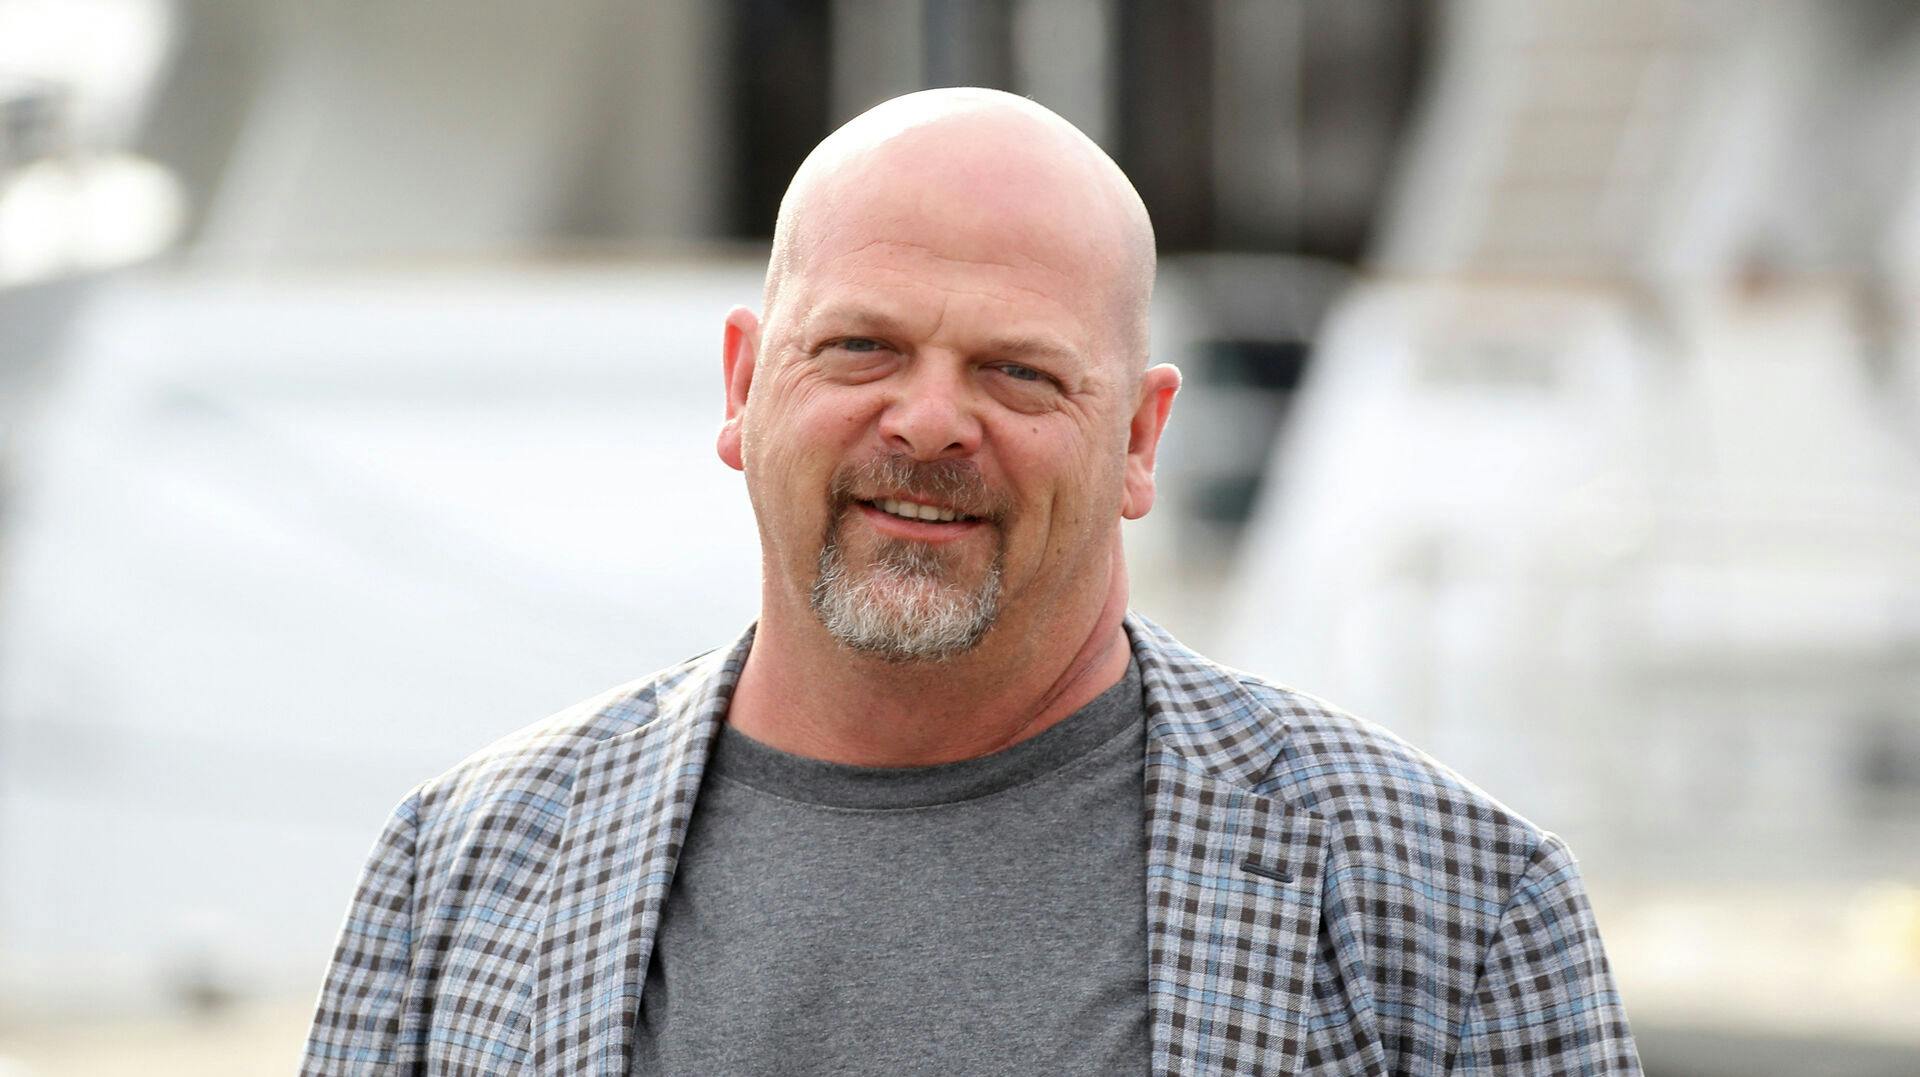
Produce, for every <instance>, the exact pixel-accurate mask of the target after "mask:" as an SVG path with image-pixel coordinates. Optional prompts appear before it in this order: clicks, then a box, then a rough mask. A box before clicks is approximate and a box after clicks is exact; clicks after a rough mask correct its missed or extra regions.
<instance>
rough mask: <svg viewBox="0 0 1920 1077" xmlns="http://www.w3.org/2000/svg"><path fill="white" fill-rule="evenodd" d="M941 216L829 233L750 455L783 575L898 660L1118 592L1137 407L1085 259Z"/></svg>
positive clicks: (778, 311) (760, 382)
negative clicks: (1111, 587) (1116, 572)
mask: <svg viewBox="0 0 1920 1077" xmlns="http://www.w3.org/2000/svg"><path fill="white" fill-rule="evenodd" d="M933 216H934V217H935V219H933V220H927V219H924V217H922V218H913V219H904V220H903V218H902V217H901V216H899V215H889V214H884V213H880V214H874V213H869V214H866V215H864V216H863V217H862V218H861V219H860V220H858V221H855V222H851V223H843V224H841V225H840V226H839V227H835V228H833V229H830V230H824V231H823V234H822V238H821V239H820V240H819V241H818V242H817V243H816V244H815V245H814V246H813V248H812V249H810V250H809V251H808V256H807V257H806V258H805V259H804V261H803V263H802V264H801V265H800V266H799V267H798V268H796V270H795V271H794V272H793V273H792V275H791V276H790V277H789V278H788V279H786V280H785V281H784V282H783V284H782V287H781V288H780V291H779V296H778V299H777V301H776V302H775V305H774V306H773V308H771V309H769V310H768V312H767V319H766V323H765V325H764V326H763V327H761V334H760V347H759V350H758V354H757V357H756V358H755V360H754V364H753V365H754V372H753V373H752V382H751V391H750V393H748V394H747V395H746V398H745V409H744V416H743V421H742V425H741V435H740V436H741V443H742V450H741V453H740V455H741V458H742V461H741V462H742V463H743V465H744V468H745V470H746V474H747V483H748V490H749V493H750V494H751V496H752V499H753V504H754V509H755V512H756V514H757V516H758V518H759V522H760V529H761V535H762V541H763V545H764V547H765V564H766V570H767V572H768V573H769V574H770V576H771V577H772V578H773V579H774V581H775V582H777V583H778V585H779V586H780V587H782V588H784V589H785V590H786V592H787V593H788V594H791V595H796V596H804V597H805V599H806V600H807V602H808V604H809V605H810V606H811V607H812V609H813V611H814V613H815V615H816V616H818V617H819V618H820V620H821V622H822V623H823V624H824V625H825V626H826V627H827V628H828V630H829V631H830V632H832V633H833V635H834V636H835V637H836V638H838V639H839V640H840V641H841V642H843V643H845V644H848V645H849V646H852V647H855V648H857V649H860V650H863V651H866V652H868V653H871V654H875V655H878V656H881V657H886V658H891V659H898V660H904V659H927V658H940V657H946V656H949V655H953V654H956V653H960V652H962V651H965V650H967V649H969V648H971V647H972V646H973V645H974V644H976V643H978V642H979V641H980V640H981V638H982V637H983V636H984V635H985V633H986V632H987V630H988V629H989V627H991V626H992V625H994V624H995V622H996V619H1004V618H1014V617H1018V618H1022V619H1023V620H1022V623H1024V624H1027V625H1034V624H1042V623H1044V621H1045V618H1044V613H1045V611H1046V610H1047V609H1048V608H1049V607H1050V606H1057V605H1059V604H1062V603H1072V602H1073V601H1074V600H1075V598H1076V597H1084V595H1085V594H1086V593H1087V590H1088V589H1089V588H1093V589H1097V590H1101V591H1104V589H1105V588H1106V587H1107V586H1108V582H1109V576H1108V573H1109V571H1110V568H1111V564H1112V557H1113V555H1114V551H1115V544H1116V543H1117V541H1118V529H1117V523H1118V520H1119V518H1120V516H1121V514H1122V511H1123V508H1125V507H1126V506H1125V504H1124V502H1125V500H1126V481H1125V480H1126V472H1127V459H1128V442H1129V419H1130V418H1131V417H1132V415H1133V413H1134V410H1135V405H1136V404H1137V403H1138V401H1137V399H1136V393H1137V388H1136V383H1135V380H1134V377H1133V375H1132V372H1131V367H1130V365H1129V360H1128V359H1127V358H1126V357H1124V356H1123V355H1122V354H1120V350H1119V349H1121V348H1122V346H1123V343H1122V340H1121V336H1120V334H1119V333H1116V332H1113V331H1112V328H1111V327H1112V323H1113V321H1114V319H1113V318H1112V316H1111V315H1112V311H1111V307H1112V292H1113V288H1112V284H1111V282H1110V281H1108V280H1106V279H1104V278H1103V277H1101V276H1100V275H1099V273H1098V272H1096V271H1095V270H1093V269H1092V268H1091V267H1089V266H1087V265H1083V264H1079V263H1077V262H1076V261H1075V258H1074V255H1075V253H1077V251H1078V248H1076V247H1074V246H1073V245H1071V244H1062V243H1060V242H1058V238H1059V237H1058V236H1057V235H1055V234H1051V233H1050V234H1047V235H1039V236H1036V235H1034V234H1033V231H1034V229H1033V227H1032V222H1021V221H1012V222H1000V221H995V220H991V219H988V217H987V215H984V214H980V213H977V212H976V213H974V214H972V215H971V216H969V215H968V214H967V213H965V212H955V213H951V214H940V215H933ZM1155 432H1156V433H1157V429H1156V431H1155ZM723 454H724V450H723ZM1140 511H1144V506H1142V507H1141V509H1140ZM1133 514H1135V515H1137V514H1138V513H1137V512H1136V513H1133ZM1037 614H1038V615H1041V616H1036V615H1037Z"/></svg>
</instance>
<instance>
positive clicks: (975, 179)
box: [765, 89, 1154, 372]
mask: <svg viewBox="0 0 1920 1077" xmlns="http://www.w3.org/2000/svg"><path fill="white" fill-rule="evenodd" d="M936 233H937V235H938V237H939V245H940V247H941V249H940V250H939V251H938V253H939V254H940V255H941V256H943V257H951V258H954V259H957V260H970V261H980V262H1022V261H1030V262H1034V263H1039V264H1049V265H1059V266H1062V267H1070V268H1071V269H1072V271H1073V272H1074V273H1075V274H1076V275H1078V276H1081V277H1084V278H1085V280H1086V283H1088V284H1089V285H1090V286H1092V287H1093V288H1095V289H1096V290H1098V291H1099V292H1100V293H1101V294H1102V295H1103V296H1104V297H1105V305H1106V308H1107V311H1108V315H1107V316H1108V318H1109V319H1110V320H1111V326H1110V328H1111V329H1112V331H1113V340H1114V343H1115V346H1116V347H1117V348H1118V350H1119V351H1121V352H1122V353H1123V355H1124V357H1125V358H1126V359H1127V360H1129V362H1130V365H1131V367H1132V369H1133V370H1134V371H1136V372H1137V371H1138V370H1139V369H1141V368H1143V367H1144V366H1145V363H1146V357H1147V351H1148V348H1147V306H1148V300H1149V299H1150V298H1151V296H1152V292H1153V277H1154V241H1153V225H1152V223H1151V222H1150V221H1149V220H1148V217H1147V211H1146V207H1145V206H1144V205H1142V204H1141V201H1140V196H1139V195H1138V194H1137V193H1136V192H1135V191H1134V189H1133V185H1132V184H1131V183H1129V182H1128V181H1127V177H1126V176H1125V174H1123V173H1122V172H1121V171H1120V168H1119V166H1117V165H1115V164H1114V163H1113V160H1112V159H1111V158H1109V157H1108V156H1107V155H1106V153H1105V152H1104V151H1102V150H1101V149H1100V147H1099V146H1098V145H1096V144H1095V143H1094V142H1093V141H1092V140H1091V139H1089V138H1087V136H1086V135H1084V134H1082V133H1081V132H1080V130H1079V129H1078V128H1076V127H1074V126H1073V125H1072V124H1070V123H1068V122H1067V121H1066V120H1063V119H1061V118H1060V117H1059V116H1058V115H1056V114H1054V113H1053V112H1051V111H1049V110H1047V109H1046V108H1044V107H1042V106H1040V105H1038V104H1035V103H1034V102H1032V101H1029V100H1027V99H1026V98H1023V97H1017V96H1014V95H1013V94H1008V93H1002V92H1000V91H998V90H983V89H942V90H925V91H922V92H920V93H913V94H907V95H905V96H903V97H896V98H894V99H892V100H890V101H886V102H884V103H882V104H880V105H877V106H875V107H874V108H872V109H869V110H868V111H866V112H864V113H862V114H861V115H859V116H857V117H855V118H854V119H853V120H851V121H849V122H848V123H847V124H846V125H845V126H843V127H841V128H840V129H839V130H837V131H835V132H834V133H833V134H831V135H829V136H828V137H827V138H826V140H825V141H823V142H821V143H820V145H819V146H817V147H815V148H814V151H813V152H812V153H811V154H809V155H808V157H807V159H806V161H805V162H804V163H803V164H802V165H801V166H800V169H799V171H798V172H796V173H795V174H794V178H793V182H792V183H791V184H790V185H789V186H788V187H787V193H786V196H785V197H784V198H783V199H781V202H780V215H779V219H778V221H777V222H776V224H775V227H774V237H773V254H772V258H771V259H770V261H769V262H768V266H767V286H766V297H765V314H766V317H767V319H768V320H769V321H773V320H775V319H778V318H779V317H780V316H781V310H780V304H781V302H782V299H783V298H785V293H786V285H787V283H788V282H789V281H790V280H792V279H793V278H795V277H796V276H798V275H800V274H803V273H804V272H805V271H806V269H807V267H808V265H809V264H810V263H812V262H814V261H816V260H818V259H821V258H824V257H831V256H833V255H835V254H840V253H845V252H844V250H842V249H841V248H842V247H844V246H845V245H846V244H848V243H867V242H872V241H873V237H875V236H879V235H890V236H891V235H897V236H898V237H899V239H900V241H901V242H904V243H910V244H911V243H916V242H921V240H920V239H919V237H924V236H927V235H930V234H936Z"/></svg>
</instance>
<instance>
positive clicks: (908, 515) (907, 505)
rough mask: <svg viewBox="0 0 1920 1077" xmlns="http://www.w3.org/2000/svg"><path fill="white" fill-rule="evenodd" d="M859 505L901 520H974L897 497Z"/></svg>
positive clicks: (956, 521)
mask: <svg viewBox="0 0 1920 1077" xmlns="http://www.w3.org/2000/svg"><path fill="white" fill-rule="evenodd" d="M860 503H861V504H863V505H867V506H869V507H872V508H876V509H879V510H880V511H881V512H884V513H886V514H887V515H889V516H898V517H899V518H901V519H902V520H925V521H928V522H930V523H943V524H949V523H965V522H967V521H969V520H972V519H973V518H974V517H972V516H968V515H967V514H966V513H964V512H957V511H955V510H953V509H949V508H943V507H941V506H939V505H928V504H924V503H922V502H919V501H908V500H906V499H905V498H898V497H882V498H876V499H874V500H871V501H867V500H862V501H861V502H860Z"/></svg>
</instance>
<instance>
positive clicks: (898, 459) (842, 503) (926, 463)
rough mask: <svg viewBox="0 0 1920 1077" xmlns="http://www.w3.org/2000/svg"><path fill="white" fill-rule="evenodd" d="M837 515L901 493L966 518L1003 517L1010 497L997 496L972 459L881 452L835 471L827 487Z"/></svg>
mask: <svg viewBox="0 0 1920 1077" xmlns="http://www.w3.org/2000/svg"><path fill="white" fill-rule="evenodd" d="M828 493H829V495H830V496H831V497H832V499H833V507H834V510H835V512H836V514H837V513H838V512H839V511H840V510H842V509H845V508H846V507H847V506H848V505H850V504H852V503H853V502H855V501H869V500H872V499H873V498H875V497H879V496H883V495H904V496H907V497H911V498H914V499H916V500H922V501H927V502H935V503H938V504H941V505H946V506H949V507H951V508H953V509H954V510H955V511H957V512H960V513H963V514H965V515H967V516H978V517H980V518H982V519H986V520H994V521H998V520H1001V519H1003V518H1004V517H1005V516H1006V514H1007V512H1008V511H1009V509H1010V508H1011V503H1010V499H1008V498H1007V497H1005V496H1004V495H1001V494H998V493H996V492H995V491H994V490H993V488H992V487H990V486H988V485H987V481H986V479H984V478H982V477H981V475H980V466H979V465H978V464H975V463H974V462H973V461H971V460H915V459H913V458H912V457H910V456H908V455H906V454H905V453H883V454H881V455H879V456H875V457H872V458H870V459H867V460H862V461H860V462H859V463H856V464H845V465H842V466H841V467H840V469H839V470H837V471H835V472H834V473H833V481H832V483H831V484H830V486H829V487H828Z"/></svg>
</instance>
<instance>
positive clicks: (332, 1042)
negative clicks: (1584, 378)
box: [303, 616, 1640, 1077]
mask: <svg viewBox="0 0 1920 1077" xmlns="http://www.w3.org/2000/svg"><path fill="white" fill-rule="evenodd" d="M1127 631H1128V634H1129V636H1130V637H1131V639H1132V642H1133V649H1134V655H1135V657H1136V659H1137V660H1138V662H1139V665H1140V671H1141V677H1142V688H1143V691H1144V693H1145V697H1146V707H1147V716H1148V718H1147V720H1148V723H1149V731H1148V733H1149V735H1148V747H1147V759H1146V805H1145V810H1146V822H1147V827H1146V831H1147V841H1148V852H1147V864H1148V868H1147V879H1146V888H1147V914H1148V977H1147V981H1148V990H1149V999H1148V1006H1149V1010H1150V1018H1151V1022H1152V1035H1153V1072H1154V1073H1156V1074H1194V1073H1205V1074H1216V1073H1233V1074H1323V1075H1329V1077H1331V1075H1335V1074H1339V1075H1348V1074H1422V1075H1427V1074H1448V1073H1452V1074H1637V1073H1639V1072H1640V1067H1639V1062H1638V1060H1637V1058H1636V1055H1635V1053H1634V1046H1633V1039H1632V1036H1631V1034H1630V1033H1629V1032H1628V1029H1627V1019H1626V1014H1625V1012H1624V1010H1623V1009H1622V1007H1621V1002H1620V997H1619V994H1618V992H1616V991H1615V989H1614V986H1613V982H1612V977H1611V974H1610V973H1609V972H1608V969H1607V961H1606V956H1605V954H1604V953H1603V952H1602V951H1601V947H1600V937H1599V933H1598V931H1597V929H1596V928H1595V926H1594V921H1593V915H1592V912H1591V910H1590V909H1589V908H1588V906H1587V901H1586V897H1585V894H1584V892H1583V890H1582V887H1581V883H1580V878H1579V874H1578V872H1577V870H1576V868H1575V866H1574V861H1573V857H1572V855H1571V854H1570V853H1569V852H1568V851H1567V848H1566V846H1565V845H1564V844H1562V843H1561V842H1560V840H1559V839H1558V838H1555V837H1554V836H1552V835H1550V834H1546V833H1544V832H1542V831H1541V830H1539V829H1538V828H1536V827H1534V826H1533V825H1532V824H1530V823H1528V822H1527V821H1525V820H1524V819H1521V818H1519V817H1517V816H1515V815H1513V814H1512V813H1511V812H1509V811H1507V810H1506V809H1505V808H1503V807H1502V806H1501V805H1500V804H1498V803H1497V802H1495V801H1494V800H1492V799H1491V798H1489V797H1488V796H1487V795H1486V794H1484V793H1482V792H1480V791H1479V790H1477V789H1475V788H1474V787H1473V786H1471V785H1469V784H1468V783H1467V782H1465V781H1464V780H1462V779H1461V778H1459V777H1458V776H1456V775H1454V774H1453V773H1452V772H1450V771H1448V770H1446V769H1445V768H1444V767H1441V766H1440V765H1439V764H1437V763H1435V762H1434V761H1433V760H1431V759H1429V758H1427V757H1426V756H1424V755H1422V754H1421V753H1419V752H1418V751H1416V750H1414V749H1413V748H1411V747H1408V746H1407V745H1406V744H1404V743H1402V742H1401V741H1399V740H1398V739H1396V738H1395V737H1393V736H1392V735H1391V734H1389V733H1387V732H1385V731H1384V730H1381V729H1379V728H1377V727H1375V726H1372V725H1369V724H1367V723H1365V722H1363V721H1361V720H1359V719H1355V718H1352V717H1349V716H1347V715H1344V714H1342V713H1340V712H1338V711H1336V710H1333V709H1332V708H1330V707H1327V706H1326V705H1324V704H1322V703H1320V702H1318V701H1316V700H1313V699H1311V698H1309V697H1307V696H1303V695H1300V694H1298V693H1294V692H1291V691H1288V690H1286V689H1283V688H1278V687H1275V686H1273V685H1270V684H1266V683H1264V682H1262V681H1260V680H1257V679H1255V678H1252V677H1248V676H1245V675H1243V674H1239V673H1236V672H1233V671H1231V670H1227V669H1224V668H1222V667H1220V666H1217V665H1215V664H1213V663H1211V662H1209V661H1207V660H1206V659H1204V658H1201V657H1200V656H1198V655H1196V654H1194V653H1193V652H1191V651H1189V650H1187V649H1185V648H1184V647H1182V646H1181V645H1180V644H1179V643H1177V642H1176V641H1174V640H1173V639H1172V637H1170V636H1168V635H1167V634H1166V633H1165V632H1163V631H1162V630H1160V629H1159V628H1158V627H1156V626H1154V625H1153V624H1151V623H1150V622H1148V621H1146V620H1145V619H1143V618H1140V617H1138V616H1134V617H1130V618H1129V619H1128V621H1127ZM751 643H752V635H751V633H749V634H748V635H747V636H746V637H743V638H742V639H741V640H740V641H739V643H737V644H736V645H735V646H734V647H732V648H731V649H729V650H727V651H717V652H714V653H713V654H710V655H707V656H704V657H702V658H698V659H695V660H693V661H691V662H688V663H685V664H683V665H680V666H677V667H674V668H673V669H670V670H667V671H665V672H663V673H660V674H658V675H656V676H654V677H651V678H648V679H646V680H644V681H640V682H637V683H635V684H633V685H629V686H626V687H624V688H620V689H616V690H614V691H612V692H609V693H607V694H606V695H604V696H601V697H600V698H598V699H595V700H590V701H588V702H586V703H583V704H581V705H580V706H578V707H576V708H574V709H572V710H570V711H567V712H564V713H562V714H559V715H556V716H555V717H553V718H550V719H548V720H546V721H545V722H542V723H540V724H538V725H535V726H533V727H531V728H529V729H527V730H525V731H523V732H521V733H519V734H516V735H515V736H513V737H510V738H508V739H507V740H505V741H502V742H500V743H499V744H496V745H494V746H492V747H490V748H488V749H486V750H485V751H483V752H481V753H479V754H478V755H475V756H473V757H472V758H470V759H468V760H467V761H465V762H464V763H462V764H460V765H459V766H457V767H455V768H454V769H453V770H452V771H450V772H448V773H447V774H445V775H442V776H441V777H439V778H436V779H433V780H432V781H429V782H427V783H425V784H423V785H422V786H420V787H419V788H418V789H416V790H415V791H414V793H413V794H412V795H411V796H409V797H408V798H407V799H406V801H405V802H403V803H402V804H401V805H400V807H399V808H398V809H397V810H396V811H395V812H394V815H393V818H392V820H391V822H390V823H389V824H388V826H387V829H386V831H385V832H384V833H383V834H382V835H381V837H380V839H379V842H378V843H377V844H376V845H375V847H374V851H373V855H372V858H371V861H370V862H369V864H368V866H367V869H366V872H365V874H364V875H363V877H362V878H361V881H360V886H359V890H358V892H357V893H356V894H355V896H354V900H353V905H352V907H351V908H350V909H349V911H348V914H347V921H346V925H345V927H344V928H343V929H342V931H341V935H340V942H339V946H338V948H337V950H336V952H335V954H334V961H333V966H332V968H331V969H330V971H329V972H328V975H327V980H326V984H325V986H324V987H323V988H322V990H321V994H320V1005H319V1011H318V1013H317V1015H316V1016H315V1019H314V1025H313V1032H312V1035H311V1038H310V1039H309V1040H308V1043H307V1057H306V1063H305V1066H304V1069H303V1072H304V1073H307V1074H329V1075H331V1074H374V1073H379V1074H387V1073H395V1074H398V1073H427V1074H435V1075H438V1074H449V1075H452V1074H503V1073H535V1074H567V1075H573V1074H593V1075H600V1077H614V1075H623V1074H626V1073H627V1072H628V1064H627V1058H628V1048H629V1046H630V1042H631V1038H632V1034H633V1026H632V1023H633V1019H634V1016H635V1014H636V1012H637V1008H638V1000H639V997H640V990H641V987H642V985H643V984H644V982H645V980H646V970H647V962H648V960H649V958H650V956H651V953H652V946H653V938H654V932H655V930H656V928H657V927H658V924H659V921H660V913H661V909H662V908H664V906H665V904H666V898H667V890H668V887H669V886H670V885H671V883H672V878H673V868H674V863H675V861H676V859H677V857H678V855H679V850H680V844H681V841H682V839H683V838H684V837H685V835H686V829H687V822H688V820H689V819H690V818H691V815H692V811H693V802H694V798H695V796H696V795H697V794H698V792H699V787H700V775H701V771H702V768H703V767H704V765H705V762H706V758H707V754H708V751H709V748H710V746H711V744H712V741H713V736H714V733H715V731H716V730H718V728H719V727H720V724H721V722H722V721H723V720H724V718H725V715H726V707H727V701H728V698H729V697H730V695H731V693H732V689H733V685H734V682H735V680H736V679H737V677H738V676H739V672H740V668H741V664H742V663H743V662H744V660H745V658H746V654H747V650H748V648H749V647H750V646H751ZM1123 929H1124V926H1123V925H1116V930H1123Z"/></svg>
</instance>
